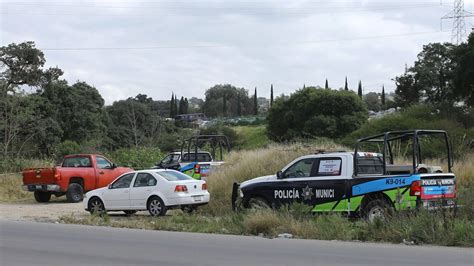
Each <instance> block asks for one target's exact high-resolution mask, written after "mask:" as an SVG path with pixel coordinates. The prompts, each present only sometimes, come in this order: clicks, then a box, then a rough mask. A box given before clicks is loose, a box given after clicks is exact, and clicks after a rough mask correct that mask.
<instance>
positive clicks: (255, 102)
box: [253, 87, 258, 115]
mask: <svg viewBox="0 0 474 266" xmlns="http://www.w3.org/2000/svg"><path fill="white" fill-rule="evenodd" d="M253 114H254V115H258V100H257V87H255V93H254V94H253Z"/></svg>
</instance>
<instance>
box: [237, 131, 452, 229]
mask: <svg viewBox="0 0 474 266" xmlns="http://www.w3.org/2000/svg"><path fill="white" fill-rule="evenodd" d="M436 136H437V137H438V138H436ZM439 137H440V138H439ZM421 143H423V144H428V145H429V146H430V147H431V146H436V147H439V146H440V145H439V144H440V143H441V144H442V145H443V146H445V147H446V149H445V150H444V154H445V155H446V161H445V163H446V164H447V167H446V168H447V169H446V170H447V171H446V172H445V171H444V170H443V168H442V167H441V166H435V165H429V164H427V163H425V162H424V157H425V156H424V155H423V154H422V153H421V148H420V146H421V145H420V144H421ZM364 144H368V145H365V146H366V148H371V149H377V150H378V151H381V152H373V151H372V152H361V151H360V149H361V148H362V147H364ZM394 147H397V150H399V149H398V147H410V148H411V149H408V150H409V152H408V153H409V155H410V156H409V157H412V158H411V160H410V163H408V164H405V163H394V162H395V161H399V159H400V158H398V159H397V155H398V157H403V158H402V159H403V160H401V161H405V162H406V161H407V155H406V154H403V155H401V156H400V152H395V151H394V150H395V149H394ZM410 150H411V151H410ZM440 153H441V154H442V153H443V152H440ZM396 159H397V160H396ZM452 164H453V161H452V155H451V149H450V145H449V141H448V136H447V134H446V132H445V131H441V130H414V131H396V132H386V133H383V134H380V135H376V136H372V137H368V138H364V139H360V140H358V141H357V144H356V148H355V151H354V152H322V151H320V152H318V153H316V154H311V155H306V156H302V157H299V158H297V159H296V160H294V161H292V162H291V163H289V164H288V165H287V166H285V167H284V168H283V169H282V170H281V171H278V172H277V173H276V175H269V176H262V177H257V178H254V179H251V180H247V181H245V182H243V183H241V184H238V183H234V185H233V190H232V207H233V208H234V210H237V209H238V208H239V207H241V206H243V207H245V208H253V207H257V206H266V207H279V206H281V205H284V204H291V203H294V202H298V203H304V204H307V205H310V206H312V211H313V212H344V213H347V214H349V215H357V216H362V217H365V218H367V219H369V220H373V219H375V218H382V219H383V218H385V217H386V216H387V215H388V214H390V212H392V211H394V210H410V209H418V208H427V209H433V208H438V207H454V205H455V198H456V177H455V175H454V174H453V173H452V171H451V168H452Z"/></svg>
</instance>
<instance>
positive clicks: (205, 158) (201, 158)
mask: <svg viewBox="0 0 474 266" xmlns="http://www.w3.org/2000/svg"><path fill="white" fill-rule="evenodd" d="M210 161H212V159H211V155H210V154H209V153H207V152H201V153H198V154H197V159H196V154H195V153H191V154H189V153H185V154H184V155H183V162H210Z"/></svg>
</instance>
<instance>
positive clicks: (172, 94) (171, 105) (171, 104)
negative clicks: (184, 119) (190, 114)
mask: <svg viewBox="0 0 474 266" xmlns="http://www.w3.org/2000/svg"><path fill="white" fill-rule="evenodd" d="M173 105H174V93H171V101H170V117H171V118H173V117H174V113H173V111H174V108H173Z"/></svg>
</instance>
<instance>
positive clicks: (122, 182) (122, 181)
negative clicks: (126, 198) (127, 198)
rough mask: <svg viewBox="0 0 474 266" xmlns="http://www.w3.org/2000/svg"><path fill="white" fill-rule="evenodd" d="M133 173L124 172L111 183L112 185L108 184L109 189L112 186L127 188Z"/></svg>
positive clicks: (112, 187)
mask: <svg viewBox="0 0 474 266" xmlns="http://www.w3.org/2000/svg"><path fill="white" fill-rule="evenodd" d="M134 175H135V173H129V174H125V175H123V176H122V177H120V178H119V179H117V180H116V181H115V182H114V183H112V186H110V188H111V189H114V188H129V187H130V184H131V183H132V179H133V176H134Z"/></svg>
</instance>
